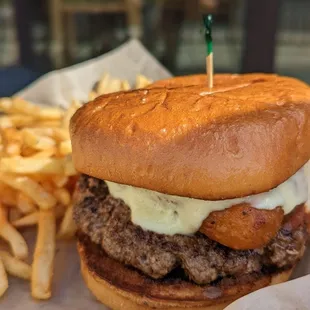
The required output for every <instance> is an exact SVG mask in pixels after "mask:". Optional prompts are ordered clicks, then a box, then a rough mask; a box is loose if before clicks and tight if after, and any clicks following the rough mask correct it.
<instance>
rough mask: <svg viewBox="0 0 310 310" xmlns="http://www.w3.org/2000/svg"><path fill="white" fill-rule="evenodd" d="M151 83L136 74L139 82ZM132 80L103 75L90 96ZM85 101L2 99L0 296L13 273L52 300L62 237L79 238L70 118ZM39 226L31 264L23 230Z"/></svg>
mask: <svg viewBox="0 0 310 310" xmlns="http://www.w3.org/2000/svg"><path fill="white" fill-rule="evenodd" d="M150 83H151V81H150V80H148V79H147V78H145V77H144V76H142V75H138V76H137V80H136V87H135V88H143V87H146V86H147V85H149V84H150ZM129 89H130V85H129V83H128V82H127V81H122V80H119V79H114V78H112V77H111V76H110V75H109V74H104V76H103V77H102V79H101V80H100V81H99V82H98V83H97V84H96V87H95V88H94V89H93V90H92V91H90V93H89V99H90V100H93V99H94V98H96V97H97V96H99V95H102V94H107V93H111V92H116V91H120V90H129ZM81 105H82V103H81V102H80V101H78V100H72V102H71V104H70V106H69V108H68V109H67V110H66V111H64V110H62V109H60V108H57V107H42V106H37V105H34V104H32V103H30V102H28V101H25V100H23V99H21V98H18V97H12V98H0V112H1V113H2V114H1V115H0V239H1V240H2V241H3V242H4V243H6V244H7V246H8V249H9V250H7V249H5V250H0V296H2V295H3V294H4V293H5V292H6V290H7V289H8V287H9V283H8V274H9V275H12V276H16V277H19V278H21V279H24V280H29V281H30V283H31V295H32V296H33V297H34V298H36V299H41V300H43V299H49V298H50V297H51V295H52V292H51V283H52V277H53V273H54V256H55V249H56V240H57V239H70V238H72V237H74V235H75V232H76V227H75V224H74V221H73V219H72V208H73V207H72V194H73V190H74V185H75V182H76V180H77V177H78V174H77V172H76V170H75V169H74V166H73V163H72V160H71V141H70V136H69V122H70V119H71V117H72V115H73V114H74V113H75V111H76V110H77V109H78V108H79V107H81ZM30 226H37V236H36V244H35V250H34V253H33V257H32V264H27V263H26V261H27V259H28V258H29V256H30V255H31V254H30V253H29V250H28V245H27V243H26V241H25V239H24V237H23V235H22V233H21V230H23V229H25V228H27V227H30Z"/></svg>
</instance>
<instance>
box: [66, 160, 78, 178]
mask: <svg viewBox="0 0 310 310" xmlns="http://www.w3.org/2000/svg"><path fill="white" fill-rule="evenodd" d="M64 165H65V173H64V175H65V176H68V177H69V176H73V175H76V174H77V171H76V170H75V168H74V165H73V162H72V158H71V156H67V157H66V158H65V161H64Z"/></svg>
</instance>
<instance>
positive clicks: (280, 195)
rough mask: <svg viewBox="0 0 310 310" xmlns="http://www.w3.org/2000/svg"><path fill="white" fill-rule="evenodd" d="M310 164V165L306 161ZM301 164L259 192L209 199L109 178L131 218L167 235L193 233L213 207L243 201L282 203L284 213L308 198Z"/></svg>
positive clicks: (273, 205)
mask: <svg viewBox="0 0 310 310" xmlns="http://www.w3.org/2000/svg"><path fill="white" fill-rule="evenodd" d="M307 166H309V165H307ZM306 169H310V168H309V167H306V168H302V169H300V170H299V171H297V172H296V173H295V174H294V175H293V176H292V177H290V178H289V179H288V180H286V181H285V182H284V183H282V184H280V185H279V186H278V187H276V188H274V189H272V190H270V191H268V192H265V193H261V194H257V195H252V196H247V197H242V198H236V199H227V200H217V201H208V200H200V199H192V198H187V197H179V196H173V195H166V194H162V193H158V192H155V191H151V190H147V189H143V188H137V187H132V186H128V185H122V184H117V183H113V182H106V183H107V185H108V188H109V191H110V194H111V195H112V196H113V197H115V198H119V199H122V200H123V201H124V202H125V203H126V205H128V206H129V208H130V209H131V220H132V222H133V223H134V224H136V225H140V226H141V227H142V228H144V229H147V230H151V231H154V232H157V233H162V234H166V235H174V234H193V233H195V232H196V231H198V229H199V227H200V226H201V224H202V222H203V221H204V219H206V218H207V217H208V215H209V214H210V213H211V212H213V211H220V210H224V209H226V208H229V207H231V206H233V205H236V204H240V203H249V204H251V206H252V207H254V208H257V209H265V210H272V209H275V208H276V207H278V206H281V207H282V208H283V210H284V213H285V214H288V213H290V212H291V211H292V210H293V209H294V208H295V206H297V205H299V204H302V203H304V202H306V201H307V200H308V182H307V177H306V173H305V170H306Z"/></svg>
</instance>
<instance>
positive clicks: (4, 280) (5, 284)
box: [0, 258, 9, 297]
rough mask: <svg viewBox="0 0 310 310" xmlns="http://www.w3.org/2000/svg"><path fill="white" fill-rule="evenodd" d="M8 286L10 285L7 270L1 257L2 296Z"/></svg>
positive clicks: (0, 294) (0, 281) (0, 280)
mask: <svg viewBox="0 0 310 310" xmlns="http://www.w3.org/2000/svg"><path fill="white" fill-rule="evenodd" d="M8 287H9V281H8V276H7V274H6V272H5V268H4V264H3V261H2V259H1V258H0V297H2V296H3V295H4V293H5V292H6V290H7V289H8Z"/></svg>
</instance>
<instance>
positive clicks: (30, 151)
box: [2, 144, 42, 157]
mask: <svg viewBox="0 0 310 310" xmlns="http://www.w3.org/2000/svg"><path fill="white" fill-rule="evenodd" d="M39 152H42V151H39ZM39 152H38V150H35V149H34V148H32V147H30V146H28V145H25V144H22V147H21V152H20V155H21V156H22V157H30V156H34V155H35V154H37V153H39ZM2 157H5V155H4V156H2Z"/></svg>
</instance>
